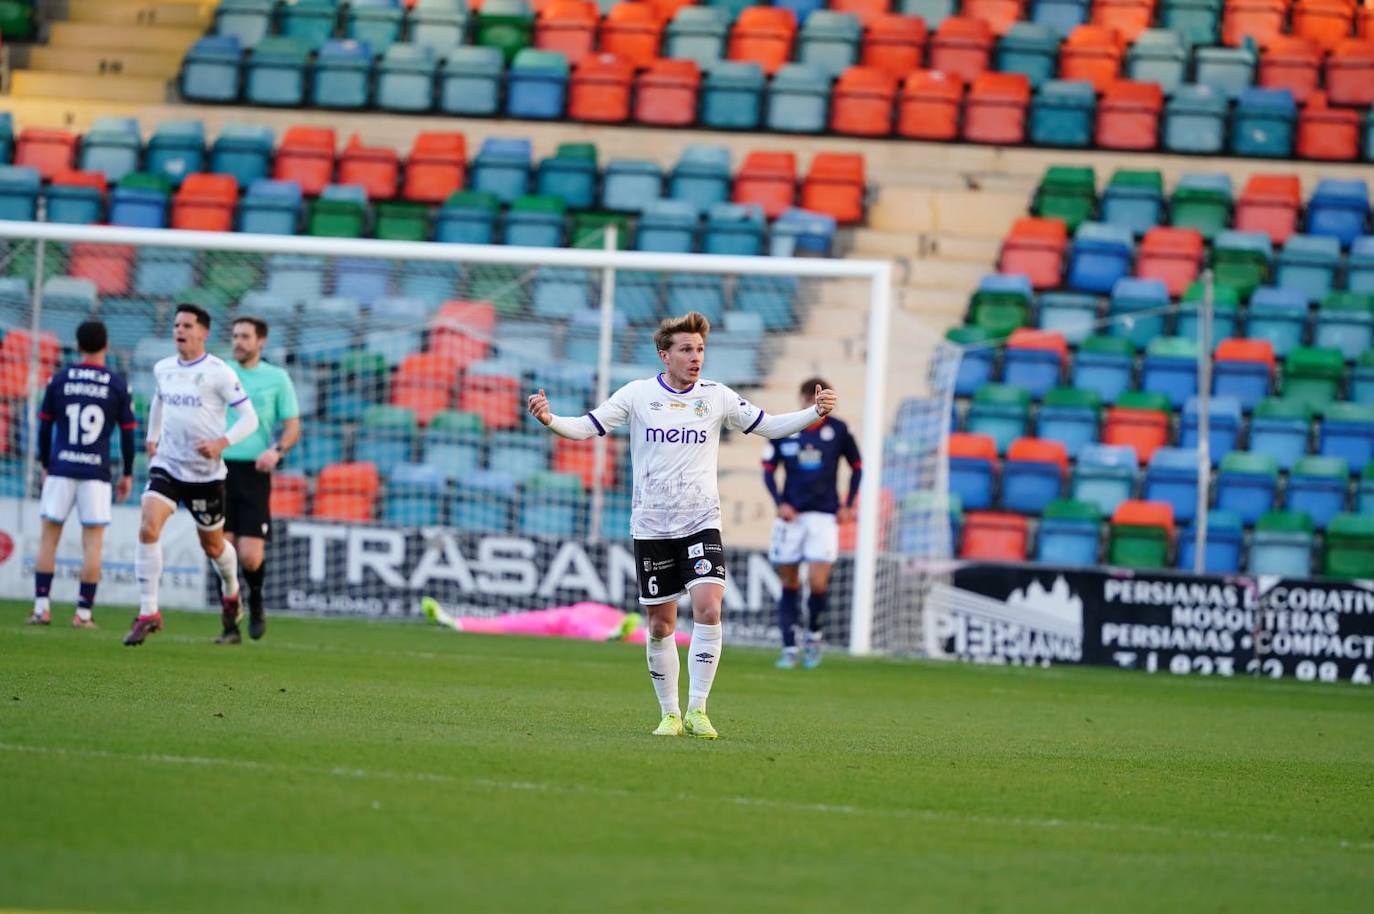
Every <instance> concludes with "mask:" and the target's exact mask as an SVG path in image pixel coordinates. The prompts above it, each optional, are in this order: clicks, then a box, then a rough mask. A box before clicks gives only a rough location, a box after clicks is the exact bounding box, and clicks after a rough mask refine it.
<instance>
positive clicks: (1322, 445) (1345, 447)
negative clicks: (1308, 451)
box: [1317, 403, 1374, 470]
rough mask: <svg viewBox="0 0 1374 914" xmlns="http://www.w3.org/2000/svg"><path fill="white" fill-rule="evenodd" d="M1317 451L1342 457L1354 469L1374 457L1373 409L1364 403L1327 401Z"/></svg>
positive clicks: (1323, 454)
mask: <svg viewBox="0 0 1374 914" xmlns="http://www.w3.org/2000/svg"><path fill="white" fill-rule="evenodd" d="M1317 453H1319V454H1321V455H1322V456H1324V457H1343V458H1345V461H1346V463H1348V464H1349V465H1350V466H1351V468H1352V469H1355V470H1363V468H1364V466H1365V465H1366V464H1368V463H1369V462H1370V461H1371V460H1374V408H1371V407H1370V406H1368V405H1366V404H1364V403H1328V404H1327V405H1326V407H1325V409H1324V410H1323V413H1322V422H1321V431H1320V433H1319V434H1318V445H1317Z"/></svg>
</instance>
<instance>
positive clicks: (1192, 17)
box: [1159, 0, 1222, 46]
mask: <svg viewBox="0 0 1374 914" xmlns="http://www.w3.org/2000/svg"><path fill="white" fill-rule="evenodd" d="M1221 6H1222V0H1161V3H1160V9H1159V25H1160V27H1162V28H1167V29H1173V30H1174V31H1176V32H1178V33H1179V34H1181V35H1182V36H1183V37H1184V39H1185V40H1186V41H1187V42H1188V43H1189V44H1190V45H1193V46H1198V45H1210V44H1217V43H1218V42H1219V41H1220V37H1221V36H1220V28H1221Z"/></svg>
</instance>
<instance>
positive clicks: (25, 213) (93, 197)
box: [0, 165, 105, 225]
mask: <svg viewBox="0 0 1374 914" xmlns="http://www.w3.org/2000/svg"><path fill="white" fill-rule="evenodd" d="M16 171H17V172H19V174H20V177H19V179H18V181H17V182H16V181H15V179H14V178H13V177H11V175H13V173H14V172H16ZM26 172H27V173H28V174H29V177H28V178H24V177H23V175H24V173H26ZM40 183H41V182H40V179H39V177H38V172H37V171H36V170H34V169H30V168H15V167H14V166H9V165H3V166H0V217H2V218H5V219H14V218H20V219H27V220H31V219H32V218H33V211H32V201H33V200H35V199H36V195H37V193H38V187H39V185H40ZM26 187H27V189H25V188H26ZM11 195H14V196H13V199H14V200H15V201H16V202H17V203H18V204H19V206H18V209H17V211H14V212H11V211H10V202H9V201H10V199H11ZM45 196H46V197H47V203H48V206H47V214H46V215H47V221H48V222H61V223H67V224H71V225H91V224H94V223H97V222H100V221H102V220H103V219H104V213H105V176H104V175H102V174H100V173H98V172H90V171H64V172H60V173H58V174H56V175H54V176H53V179H52V184H50V185H48V191H47V194H46V195H45ZM26 199H28V200H29V201H30V202H29V203H28V204H25V203H24V201H25V200H26Z"/></svg>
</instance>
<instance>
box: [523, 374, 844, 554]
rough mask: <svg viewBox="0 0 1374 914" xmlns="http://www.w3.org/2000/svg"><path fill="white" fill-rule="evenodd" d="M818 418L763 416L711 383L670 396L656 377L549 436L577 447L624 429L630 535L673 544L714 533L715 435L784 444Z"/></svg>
mask: <svg viewBox="0 0 1374 914" xmlns="http://www.w3.org/2000/svg"><path fill="white" fill-rule="evenodd" d="M817 418H818V413H817V412H816V408H815V407H814V406H810V407H807V408H806V409H803V410H798V411H797V412H794V413H786V414H783V415H780V416H768V415H766V414H765V413H764V411H763V410H761V409H759V408H758V407H757V406H755V405H754V404H753V403H750V402H749V401H748V400H746V399H744V398H743V397H741V396H740V395H739V394H737V393H735V392H734V391H733V390H731V389H730V388H729V387H726V386H725V385H724V384H719V383H717V382H715V381H697V383H696V384H694V385H692V386H691V387H689V388H687V389H686V390H674V389H673V388H671V387H669V386H668V383H667V381H666V379H665V378H664V376H663V375H662V374H660V375H658V376H657V377H652V378H643V379H641V380H638V381H631V382H630V383H629V384H626V385H625V386H624V387H622V388H620V389H619V390H617V391H616V392H615V393H614V394H612V395H611V397H610V399H608V400H607V401H606V402H605V403H602V404H601V405H600V406H598V407H596V408H595V409H593V410H592V411H591V412H589V413H587V414H586V415H585V416H577V417H566V416H554V417H553V421H552V423H551V424H550V426H549V428H550V429H551V430H552V431H554V432H555V433H557V434H559V435H561V436H563V437H564V438H572V439H575V440H581V439H584V438H591V437H592V436H594V435H606V434H609V433H610V432H611V431H613V430H614V429H616V428H619V427H620V426H622V425H625V424H626V423H628V424H629V426H630V462H631V464H632V465H633V468H634V494H633V501H632V504H631V511H630V534H631V535H632V536H633V537H634V538H635V539H676V538H678V537H683V536H691V535H692V534H694V533H697V532H699V531H702V530H709V529H711V528H717V529H718V528H719V527H720V488H719V486H718V483H717V476H718V471H717V465H718V460H717V458H718V456H719V453H720V430H721V428H728V429H732V430H735V431H741V432H744V433H745V434H749V433H751V432H752V433H755V434H759V435H762V436H764V437H765V438H786V437H787V436H788V435H791V434H794V433H796V432H799V431H801V430H802V429H804V428H806V427H807V426H808V425H810V424H811V423H813V422H815V421H816V419H817Z"/></svg>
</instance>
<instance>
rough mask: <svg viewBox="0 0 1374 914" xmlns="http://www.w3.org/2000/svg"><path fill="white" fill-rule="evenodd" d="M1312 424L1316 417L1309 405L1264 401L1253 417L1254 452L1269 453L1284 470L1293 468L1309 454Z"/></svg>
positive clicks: (1271, 400) (1251, 439)
mask: <svg viewBox="0 0 1374 914" xmlns="http://www.w3.org/2000/svg"><path fill="white" fill-rule="evenodd" d="M1311 425H1312V414H1311V410H1309V409H1308V408H1307V405H1306V404H1304V403H1302V402H1299V401H1292V400H1283V399H1279V398H1271V399H1268V400H1261V401H1260V402H1259V403H1258V404H1256V405H1255V412H1254V415H1253V416H1251V417H1250V450H1252V451H1256V452H1259V453H1265V454H1269V455H1270V456H1271V457H1273V458H1274V459H1275V460H1276V461H1277V462H1278V465H1279V468H1280V469H1283V470H1287V469H1290V468H1291V467H1292V466H1293V464H1295V463H1297V461H1298V458H1300V457H1301V456H1302V455H1304V454H1306V453H1307V439H1308V433H1309V430H1310V428H1311Z"/></svg>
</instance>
